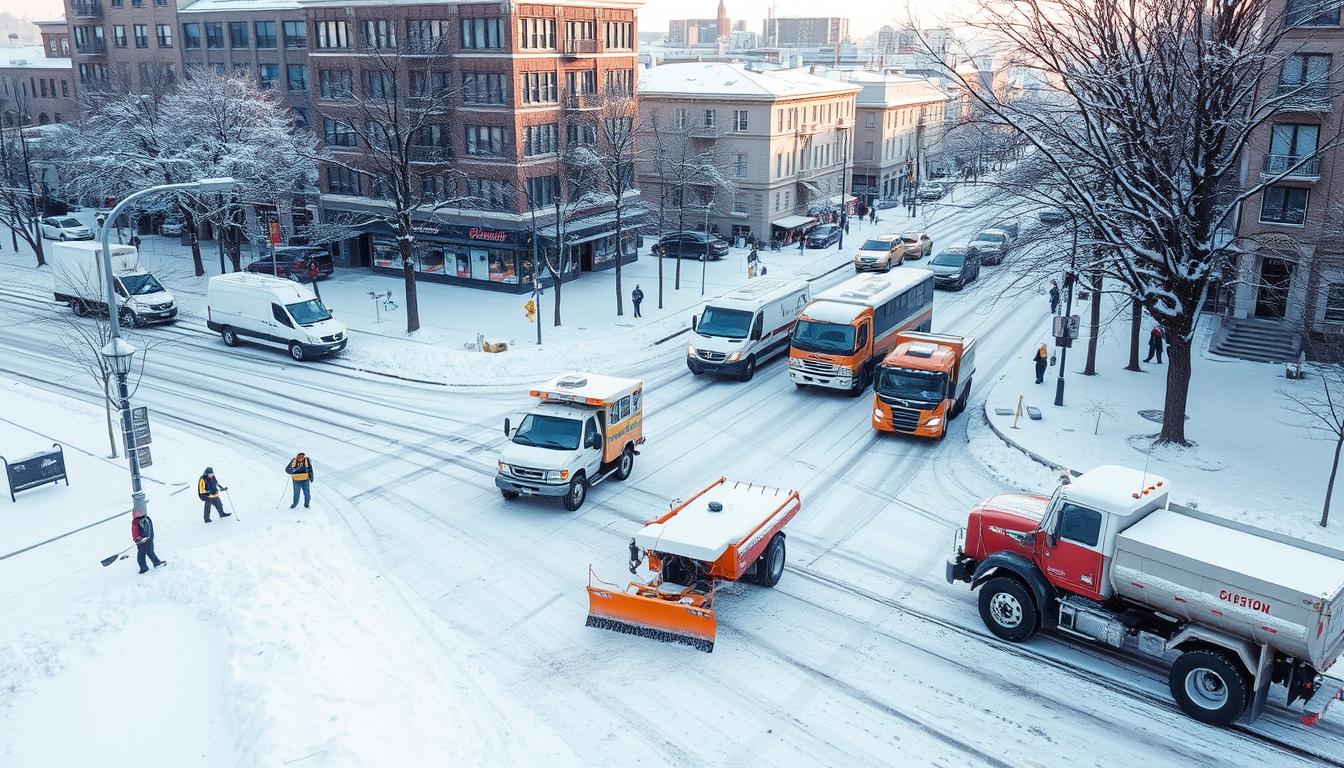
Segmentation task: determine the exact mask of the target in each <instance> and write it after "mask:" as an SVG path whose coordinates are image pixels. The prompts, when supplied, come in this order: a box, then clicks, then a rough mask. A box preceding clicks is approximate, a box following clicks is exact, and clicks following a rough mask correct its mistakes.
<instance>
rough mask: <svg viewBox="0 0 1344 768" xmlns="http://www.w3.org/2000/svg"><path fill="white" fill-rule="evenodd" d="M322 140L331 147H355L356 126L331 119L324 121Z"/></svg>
mask: <svg viewBox="0 0 1344 768" xmlns="http://www.w3.org/2000/svg"><path fill="white" fill-rule="evenodd" d="M322 140H323V141H324V142H326V144H327V146H329V147H353V146H355V129H354V126H352V125H350V124H349V123H346V122H343V121H341V120H333V119H331V118H330V117H328V118H325V119H323V120H322Z"/></svg>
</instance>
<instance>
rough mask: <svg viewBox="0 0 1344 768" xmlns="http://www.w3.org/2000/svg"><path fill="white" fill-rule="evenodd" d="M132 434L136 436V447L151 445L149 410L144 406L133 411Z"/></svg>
mask: <svg viewBox="0 0 1344 768" xmlns="http://www.w3.org/2000/svg"><path fill="white" fill-rule="evenodd" d="M131 434H132V435H134V436H135V444H136V445H149V444H150V442H151V438H150V434H149V409H148V408H145V407H143V406H142V407H140V408H132V409H131Z"/></svg>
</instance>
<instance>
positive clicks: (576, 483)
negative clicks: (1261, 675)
mask: <svg viewBox="0 0 1344 768" xmlns="http://www.w3.org/2000/svg"><path fill="white" fill-rule="evenodd" d="M587 498H588V478H586V477H584V476H583V473H582V472H580V473H579V474H578V475H576V476H575V477H574V479H573V480H570V481H569V490H568V491H566V492H565V498H564V505H565V509H566V510H567V511H569V512H577V511H578V509H579V507H582V506H583V502H584V500H586V499H587Z"/></svg>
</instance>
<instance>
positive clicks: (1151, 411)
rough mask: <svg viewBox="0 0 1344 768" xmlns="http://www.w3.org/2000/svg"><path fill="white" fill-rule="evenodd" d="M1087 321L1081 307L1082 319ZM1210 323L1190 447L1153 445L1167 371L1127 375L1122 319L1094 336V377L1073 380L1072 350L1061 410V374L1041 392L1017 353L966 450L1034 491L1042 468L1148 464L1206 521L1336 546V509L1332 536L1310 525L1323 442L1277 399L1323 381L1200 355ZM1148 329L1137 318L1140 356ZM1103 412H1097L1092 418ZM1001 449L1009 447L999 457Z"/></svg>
mask: <svg viewBox="0 0 1344 768" xmlns="http://www.w3.org/2000/svg"><path fill="white" fill-rule="evenodd" d="M1086 312H1087V307H1086V305H1084V307H1083V309H1082V314H1083V315H1084V316H1086ZM1212 323H1213V319H1212V318H1209V322H1208V323H1206V327H1205V328H1203V329H1201V335H1200V338H1199V339H1198V340H1197V342H1196V354H1195V356H1194V360H1193V361H1192V368H1193V375H1192V377H1191V382H1190V398H1189V405H1188V419H1189V420H1188V422H1187V424H1186V436H1187V438H1188V439H1189V440H1191V441H1192V442H1193V443H1194V445H1193V446H1192V447H1190V448H1177V447H1170V446H1154V445H1153V438H1154V437H1155V436H1156V434H1157V432H1158V431H1159V429H1160V425H1161V412H1162V408H1163V394H1164V392H1165V387H1166V365H1165V364H1163V365H1158V364H1156V363H1143V364H1142V368H1143V372H1142V373H1136V372H1131V371H1126V370H1124V366H1125V365H1126V363H1127V362H1128V359H1129V323H1128V319H1127V316H1126V317H1125V318H1122V319H1121V320H1117V321H1116V322H1114V323H1112V324H1111V326H1110V327H1108V328H1103V329H1102V333H1101V337H1100V341H1099V344H1098V351H1097V371H1098V374H1097V375H1096V376H1083V375H1082V374H1081V373H1080V372H1081V371H1082V369H1083V366H1084V362H1085V360H1086V354H1087V352H1086V350H1087V344H1086V339H1082V340H1080V341H1079V343H1078V344H1077V345H1076V346H1075V347H1074V348H1073V349H1070V350H1069V355H1068V367H1067V372H1066V382H1065V406H1064V407H1062V408H1059V407H1056V406H1055V405H1053V403H1054V395H1055V381H1056V377H1057V376H1058V375H1059V368H1058V367H1051V368H1049V369H1048V370H1047V373H1046V380H1045V383H1044V384H1040V385H1037V384H1035V383H1034V380H1035V373H1034V371H1033V368H1032V363H1031V361H1030V359H1029V357H1030V355H1031V353H1032V350H1031V349H1023V350H1022V354H1021V361H1020V363H1018V364H1016V365H1013V366H1011V367H1010V368H1009V370H1008V371H1007V372H1006V373H1004V374H1003V375H1002V376H1001V377H1000V378H999V380H998V381H995V382H993V383H992V384H991V386H990V389H989V390H988V391H987V393H986V399H985V413H984V416H985V423H986V424H987V425H988V426H989V428H990V429H981V430H976V431H973V434H972V441H971V449H972V452H973V453H974V454H975V455H976V456H977V458H979V459H980V460H982V461H983V462H984V463H985V464H986V465H988V466H989V467H990V468H991V469H993V470H994V471H995V473H996V474H998V475H1000V476H1001V477H1003V478H1004V479H1005V480H1007V481H1008V482H1009V483H1010V484H1012V485H1014V486H1021V487H1024V488H1028V489H1030V490H1033V491H1039V492H1049V489H1050V488H1052V487H1053V486H1054V484H1055V482H1056V481H1057V478H1058V472H1057V471H1054V470H1050V469H1047V468H1046V467H1045V466H1042V465H1041V464H1040V463H1038V462H1040V461H1044V462H1048V463H1051V464H1055V465H1058V466H1060V467H1067V468H1069V469H1072V470H1076V471H1086V470H1087V469H1089V468H1091V467H1094V466H1098V465H1101V464H1124V465H1127V466H1133V467H1140V468H1141V467H1144V466H1146V467H1147V468H1148V470H1149V471H1150V472H1152V473H1154V474H1157V475H1161V476H1164V477H1166V478H1167V479H1168V480H1170V481H1171V483H1172V499H1173V500H1174V501H1177V502H1181V503H1185V502H1187V501H1191V500H1193V501H1197V502H1199V506H1200V508H1201V509H1203V510H1205V511H1208V512H1213V513H1215V514H1221V515H1226V516H1228V517H1231V518H1235V519H1238V520H1241V521H1243V522H1246V523H1249V524H1252V525H1256V526H1259V527H1262V528H1269V529H1272V530H1275V531H1279V532H1282V533H1287V534H1290V535H1293V536H1297V537H1301V538H1304V539H1309V540H1312V541H1318V542H1322V543H1327V544H1330V545H1332V546H1338V547H1342V548H1344V519H1339V518H1338V517H1337V516H1338V515H1339V514H1340V513H1341V512H1344V510H1342V509H1341V505H1340V504H1339V503H1335V504H1333V505H1332V506H1333V507H1334V510H1333V512H1332V518H1335V522H1334V524H1333V525H1332V526H1331V527H1330V528H1329V529H1322V528H1321V527H1320V526H1319V525H1318V523H1319V521H1320V516H1321V504H1322V503H1323V500H1324V498H1325V484H1326V480H1327V478H1328V477H1329V472H1330V458H1331V451H1330V450H1329V448H1330V443H1328V442H1325V441H1322V440H1319V439H1314V437H1315V436H1313V435H1312V434H1311V433H1309V432H1308V431H1307V430H1305V429H1303V428H1302V427H1301V426H1300V425H1301V424H1302V423H1303V421H1304V419H1303V418H1302V417H1300V416H1298V415H1296V414H1294V413H1291V412H1290V411H1288V410H1286V408H1285V406H1286V405H1287V404H1288V403H1287V401H1286V400H1285V398H1283V397H1282V396H1281V395H1280V394H1279V392H1280V391H1281V390H1286V389H1294V388H1301V387H1311V386H1319V379H1317V380H1313V379H1307V380H1305V381H1289V380H1287V379H1285V378H1284V375H1283V366H1280V365H1268V364H1261V363H1252V362H1247V361H1242V360H1231V359H1226V358H1221V357H1217V356H1215V355H1211V354H1208V353H1207V352H1206V351H1205V350H1207V348H1208V341H1209V335H1210V332H1211V329H1212ZM1150 327H1151V323H1149V322H1148V321H1146V320H1145V322H1144V341H1145V347H1144V349H1143V352H1144V354H1146V353H1147V348H1146V340H1147V332H1148V330H1149V328H1150ZM1084 333H1086V328H1084ZM1047 338H1048V330H1047V329H1042V339H1041V341H1046V340H1047ZM1049 344H1050V348H1051V353H1052V354H1058V351H1057V350H1055V349H1054V342H1053V339H1050V340H1049ZM1019 395H1021V396H1023V400H1024V404H1025V406H1031V407H1034V408H1038V409H1040V411H1041V416H1042V418H1041V420H1040V421H1033V420H1031V419H1030V418H1028V416H1027V414H1026V413H1025V412H1024V413H1023V415H1022V417H1021V419H1020V420H1018V424H1017V427H1016V428H1015V427H1014V426H1013V422H1014V417H1013V415H1011V413H1012V410H1013V409H1015V408H1016V406H1017V402H1018V396H1019ZM999 409H1006V410H1008V411H1009V415H1001V414H1000V413H999ZM1100 409H1105V412H1103V413H1100V414H1099V410H1100ZM1099 415H1100V423H1099V425H1098V416H1099ZM991 430H992V431H991ZM977 432H978V434H977ZM996 434H997V435H998V436H997V437H996V436H995V435H996ZM1004 443H1007V444H1008V445H1011V446H1013V447H1014V448H1016V449H1017V450H1016V451H1013V450H1007V448H1006V446H1005V445H1004ZM1029 456H1030V457H1032V458H1028V457H1029ZM1033 459H1034V460H1033ZM1339 495H1340V494H1336V497H1337V498H1338V496H1339Z"/></svg>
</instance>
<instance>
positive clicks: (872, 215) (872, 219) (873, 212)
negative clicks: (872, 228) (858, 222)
mask: <svg viewBox="0 0 1344 768" xmlns="http://www.w3.org/2000/svg"><path fill="white" fill-rule="evenodd" d="M868 223H869V224H876V223H877V207H876V206H874V207H873V208H870V209H869V210H868Z"/></svg>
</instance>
